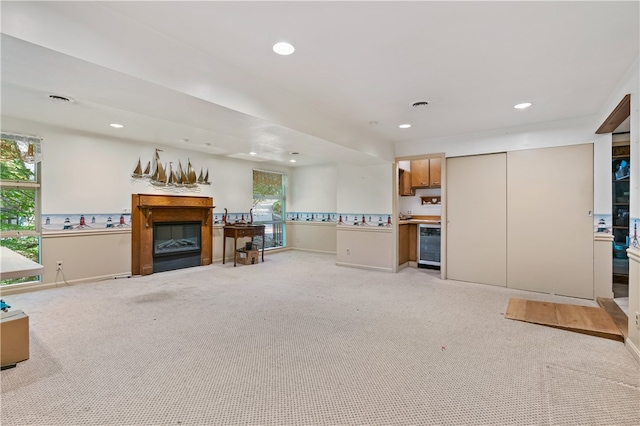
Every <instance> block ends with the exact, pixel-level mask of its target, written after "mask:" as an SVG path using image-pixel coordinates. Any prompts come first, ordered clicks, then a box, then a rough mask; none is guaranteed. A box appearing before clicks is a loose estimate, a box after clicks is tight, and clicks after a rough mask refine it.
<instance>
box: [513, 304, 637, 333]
mask: <svg viewBox="0 0 640 426" xmlns="http://www.w3.org/2000/svg"><path fill="white" fill-rule="evenodd" d="M504 317H505V318H507V319H513V320H517V321H525V322H530V323H533V324H540V325H546V326H548V327H554V328H560V329H563V330H569V331H574V332H577V333H583V334H589V335H591V336H597V337H604V338H606V339H611V340H617V341H620V342H624V337H623V335H622V333H621V331H620V330H619V329H618V327H617V326H616V324H615V323H614V322H613V320H612V319H611V318H610V317H609V315H608V314H607V311H605V310H604V309H603V308H600V307H598V308H596V307H591V306H580V305H568V304H563V303H551V302H538V301H535V300H525V299H509V305H508V306H507V311H506V313H505V315H504Z"/></svg>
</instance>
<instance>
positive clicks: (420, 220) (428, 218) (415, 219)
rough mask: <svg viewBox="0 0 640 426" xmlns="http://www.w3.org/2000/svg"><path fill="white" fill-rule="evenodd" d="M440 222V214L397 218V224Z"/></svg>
mask: <svg viewBox="0 0 640 426" xmlns="http://www.w3.org/2000/svg"><path fill="white" fill-rule="evenodd" d="M411 223H413V224H420V223H427V224H435V225H439V224H440V216H413V217H411V219H400V220H398V225H407V224H411Z"/></svg>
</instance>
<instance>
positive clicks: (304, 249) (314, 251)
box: [289, 247, 336, 254]
mask: <svg viewBox="0 0 640 426" xmlns="http://www.w3.org/2000/svg"><path fill="white" fill-rule="evenodd" d="M289 249H290V250H297V251H308V252H309V253H323V254H336V252H335V251H326V250H314V249H306V248H298V247H290V248H289Z"/></svg>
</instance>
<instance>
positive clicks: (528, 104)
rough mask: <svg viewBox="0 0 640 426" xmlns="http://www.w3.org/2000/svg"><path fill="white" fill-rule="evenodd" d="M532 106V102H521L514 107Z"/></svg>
mask: <svg viewBox="0 0 640 426" xmlns="http://www.w3.org/2000/svg"><path fill="white" fill-rule="evenodd" d="M530 106H531V102H523V103H521V104H518V105H514V106H513V107H514V108H515V109H525V108H529V107H530Z"/></svg>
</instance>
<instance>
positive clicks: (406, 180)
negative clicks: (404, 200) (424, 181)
mask: <svg viewBox="0 0 640 426" xmlns="http://www.w3.org/2000/svg"><path fill="white" fill-rule="evenodd" d="M398 187H399V192H400V195H401V196H407V195H416V191H415V189H413V188H412V187H411V172H410V171H409V170H404V169H400V175H399V176H398Z"/></svg>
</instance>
